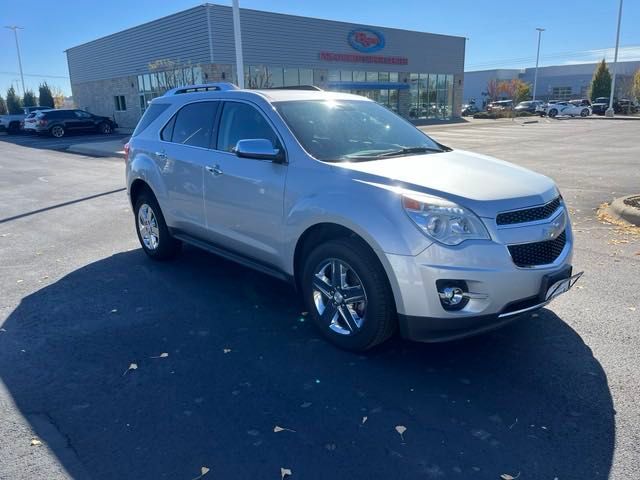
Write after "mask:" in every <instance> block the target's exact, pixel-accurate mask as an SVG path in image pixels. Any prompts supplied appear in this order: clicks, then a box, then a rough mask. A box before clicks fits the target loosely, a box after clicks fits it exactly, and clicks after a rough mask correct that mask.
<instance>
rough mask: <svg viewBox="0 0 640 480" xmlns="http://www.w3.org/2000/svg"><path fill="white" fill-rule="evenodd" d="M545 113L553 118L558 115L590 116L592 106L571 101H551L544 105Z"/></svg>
mask: <svg viewBox="0 0 640 480" xmlns="http://www.w3.org/2000/svg"><path fill="white" fill-rule="evenodd" d="M543 114H546V115H548V116H549V117H551V118H553V117H557V116H558V115H568V116H570V117H576V116H580V117H588V116H589V115H591V107H589V106H586V105H576V104H574V103H571V102H556V103H549V104H548V105H545V106H544V109H543Z"/></svg>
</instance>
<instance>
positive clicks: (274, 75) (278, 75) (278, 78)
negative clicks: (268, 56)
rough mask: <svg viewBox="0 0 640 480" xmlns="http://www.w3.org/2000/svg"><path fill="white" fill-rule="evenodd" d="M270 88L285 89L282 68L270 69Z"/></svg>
mask: <svg viewBox="0 0 640 480" xmlns="http://www.w3.org/2000/svg"><path fill="white" fill-rule="evenodd" d="M269 79H270V82H269V83H270V85H269V86H270V87H283V86H284V85H285V83H284V71H283V68H282V67H269Z"/></svg>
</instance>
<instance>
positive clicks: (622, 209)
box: [609, 195, 640, 227]
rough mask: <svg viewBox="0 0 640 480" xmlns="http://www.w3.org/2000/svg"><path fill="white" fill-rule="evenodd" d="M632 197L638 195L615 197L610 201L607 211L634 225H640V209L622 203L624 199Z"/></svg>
mask: <svg viewBox="0 0 640 480" xmlns="http://www.w3.org/2000/svg"><path fill="white" fill-rule="evenodd" d="M634 197H640V195H629V196H627V197H621V198H616V199H615V200H614V201H613V202H611V205H610V206H609V211H610V212H611V213H612V214H613V215H615V216H617V217H619V218H621V219H622V220H624V221H626V222H629V223H630V224H632V225H635V226H636V227H640V209H639V208H636V207H632V206H631V205H627V204H625V203H624V201H625V200H626V199H629V198H634Z"/></svg>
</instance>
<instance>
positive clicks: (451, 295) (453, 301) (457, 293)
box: [440, 287, 464, 305]
mask: <svg viewBox="0 0 640 480" xmlns="http://www.w3.org/2000/svg"><path fill="white" fill-rule="evenodd" d="M440 298H441V299H442V301H443V302H444V303H446V304H447V305H457V304H459V303H460V302H461V301H462V300H464V292H463V291H462V289H461V288H458V287H447V288H445V289H444V290H443V291H442V295H440Z"/></svg>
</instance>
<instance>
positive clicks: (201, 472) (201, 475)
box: [192, 467, 210, 480]
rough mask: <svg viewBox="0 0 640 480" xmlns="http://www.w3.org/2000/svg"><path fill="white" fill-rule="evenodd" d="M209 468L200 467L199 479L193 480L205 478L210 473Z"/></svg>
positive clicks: (195, 479)
mask: <svg viewBox="0 0 640 480" xmlns="http://www.w3.org/2000/svg"><path fill="white" fill-rule="evenodd" d="M209 471H210V470H209V467H200V475H198V476H197V477H195V478H193V479H192V480H198V479H200V478H202V477H204V476H205V475H206V474H207V473H209Z"/></svg>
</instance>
